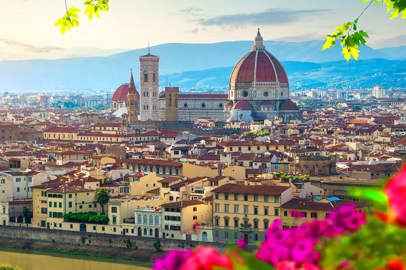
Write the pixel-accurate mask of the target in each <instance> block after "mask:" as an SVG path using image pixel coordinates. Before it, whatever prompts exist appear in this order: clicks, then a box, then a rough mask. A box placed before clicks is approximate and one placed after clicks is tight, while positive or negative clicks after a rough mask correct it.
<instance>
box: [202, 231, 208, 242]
mask: <svg viewBox="0 0 406 270" xmlns="http://www.w3.org/2000/svg"><path fill="white" fill-rule="evenodd" d="M202 241H203V242H207V232H203V233H202Z"/></svg>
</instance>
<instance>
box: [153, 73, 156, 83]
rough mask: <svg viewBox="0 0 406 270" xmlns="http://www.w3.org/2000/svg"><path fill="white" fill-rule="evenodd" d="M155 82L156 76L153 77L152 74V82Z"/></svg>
mask: <svg viewBox="0 0 406 270" xmlns="http://www.w3.org/2000/svg"><path fill="white" fill-rule="evenodd" d="M155 80H156V75H155V73H153V74H152V81H153V82H155Z"/></svg>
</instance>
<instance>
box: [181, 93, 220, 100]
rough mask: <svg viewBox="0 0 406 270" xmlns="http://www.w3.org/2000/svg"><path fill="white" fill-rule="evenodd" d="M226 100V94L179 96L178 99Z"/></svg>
mask: <svg viewBox="0 0 406 270" xmlns="http://www.w3.org/2000/svg"><path fill="white" fill-rule="evenodd" d="M196 98H199V99H205V98H207V99H228V94H180V95H179V99H196Z"/></svg>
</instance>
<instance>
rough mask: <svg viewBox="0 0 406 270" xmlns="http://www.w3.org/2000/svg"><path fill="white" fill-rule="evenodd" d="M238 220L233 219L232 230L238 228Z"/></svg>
mask: <svg viewBox="0 0 406 270" xmlns="http://www.w3.org/2000/svg"><path fill="white" fill-rule="evenodd" d="M238 226H239V224H238V218H234V228H238Z"/></svg>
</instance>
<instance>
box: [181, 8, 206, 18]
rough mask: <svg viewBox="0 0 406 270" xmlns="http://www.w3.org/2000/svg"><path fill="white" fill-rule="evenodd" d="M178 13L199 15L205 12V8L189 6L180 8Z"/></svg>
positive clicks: (192, 15)
mask: <svg viewBox="0 0 406 270" xmlns="http://www.w3.org/2000/svg"><path fill="white" fill-rule="evenodd" d="M178 13H180V14H181V15H184V16H190V17H197V16H201V15H202V13H203V9H201V8H195V7H188V8H183V9H180V10H178Z"/></svg>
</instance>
